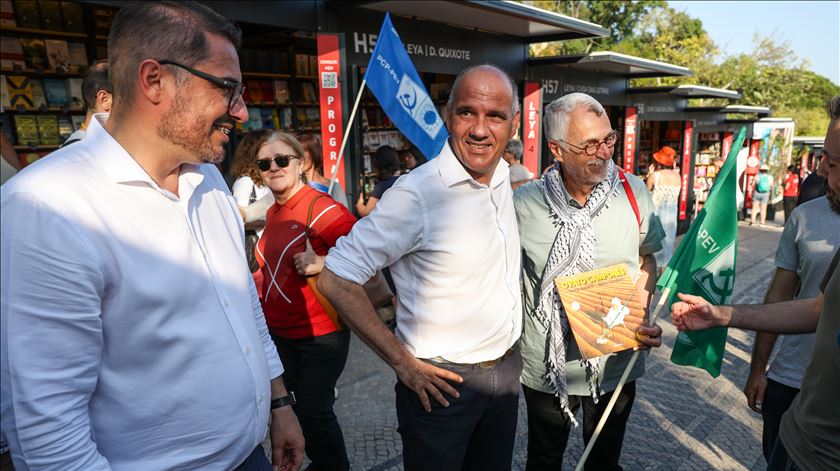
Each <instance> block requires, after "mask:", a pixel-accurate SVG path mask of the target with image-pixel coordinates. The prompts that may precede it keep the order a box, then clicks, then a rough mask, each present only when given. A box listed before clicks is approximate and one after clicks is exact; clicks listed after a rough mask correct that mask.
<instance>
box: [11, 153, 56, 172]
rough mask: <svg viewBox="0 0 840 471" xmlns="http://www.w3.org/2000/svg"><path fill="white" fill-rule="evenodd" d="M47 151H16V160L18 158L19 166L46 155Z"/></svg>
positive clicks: (24, 165)
mask: <svg viewBox="0 0 840 471" xmlns="http://www.w3.org/2000/svg"><path fill="white" fill-rule="evenodd" d="M48 154H49V152H20V153H18V160H20V167H21V168H23V167H26V166H27V165H29V164H31V163H34V162H36V161H37V160H38V159H42V158H44V157H46V156H47V155H48Z"/></svg>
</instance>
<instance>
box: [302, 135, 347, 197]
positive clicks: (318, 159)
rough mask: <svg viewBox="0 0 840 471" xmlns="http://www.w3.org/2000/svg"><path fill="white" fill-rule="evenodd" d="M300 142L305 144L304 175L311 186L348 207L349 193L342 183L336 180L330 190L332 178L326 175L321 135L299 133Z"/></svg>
mask: <svg viewBox="0 0 840 471" xmlns="http://www.w3.org/2000/svg"><path fill="white" fill-rule="evenodd" d="M297 140H298V142H300V145H302V146H303V175H304V177H306V182H307V183H309V186H311V187H312V188H315V189H316V190H318V191H320V192H321V193H328V192H329V195H330V196H331V197H332V199H334V200H336V201H337V202H339V203H341V205H342V206H344V207H345V208H347V207H348V206H347V195H346V194H345V193H344V187H342V186H341V183H339V182H335V184H333V187H332V191H329V190H330V180H329V179H328V178H325V177H324V171H323V169H324V157H323V154H322V152H323V151H322V147H321V136H319V135H317V134H310V133H306V134H298V136H297Z"/></svg>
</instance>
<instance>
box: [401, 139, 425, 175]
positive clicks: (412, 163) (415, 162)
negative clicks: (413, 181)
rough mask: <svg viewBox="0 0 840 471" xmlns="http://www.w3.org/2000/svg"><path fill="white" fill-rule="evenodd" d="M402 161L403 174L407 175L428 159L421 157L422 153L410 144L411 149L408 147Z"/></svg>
mask: <svg viewBox="0 0 840 471" xmlns="http://www.w3.org/2000/svg"><path fill="white" fill-rule="evenodd" d="M402 161H403V167H404V168H405V173H408V172H410V171H412V170H414V169H415V168H417V167H419V166H421V165H423V164H425V163H426V162H427V161H428V159H427V158H426V156H425V155H423V152H421V151H420V149H419V148H418V147H417V146H415V145H414V144H412V145H411V147H409V149H408V150H407V151H405V153H404V154H403V158H402Z"/></svg>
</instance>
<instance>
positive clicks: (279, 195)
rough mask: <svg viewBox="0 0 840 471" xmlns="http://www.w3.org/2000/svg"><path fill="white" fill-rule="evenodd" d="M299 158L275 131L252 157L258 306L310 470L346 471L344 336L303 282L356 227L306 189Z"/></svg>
mask: <svg viewBox="0 0 840 471" xmlns="http://www.w3.org/2000/svg"><path fill="white" fill-rule="evenodd" d="M303 152H304V151H303V148H302V146H301V144H300V143H299V142H298V141H297V139H295V138H294V137H293V136H292V135H290V134H286V133H284V132H279V131H273V132H271V133H270V134H269V137H268V138H266V140H265V142H264V143H263V144H262V145H261V146H259V148H258V150H257V152H256V156H255V161H256V164H257V167H258V168H259V170H260V176H261V177H262V180H263V183H264V184H265V186H266V187H268V188H269V189H270V190H271V192H272V194H273V195H274V200H275V203H274V205H272V206H271V207H270V208H269V209H268V212H267V214H266V225H265V232H264V233H263V236H262V237H261V238H260V241H259V243H258V244H257V255H258V256H257V259H258V261H259V263H260V267H261V270H262V274H263V300H262V301H263V302H262V306H263V311H264V312H265V318H266V323H267V324H268V328H269V330H270V332H271V336H272V339H273V340H274V343H275V345H277V351H278V352H279V353H280V359H281V360H282V361H283V366H284V368H285V372H284V373H283V378H284V380H285V382H286V386H287V387H288V388H289V390H290V391H293V392H294V393H295V396H296V399H297V403H296V404H295V405H294V406H293V407H294V409H295V413H296V414H297V416H298V419H299V420H300V424H301V427H302V428H303V435H304V437H305V438H306V454H307V455H308V456H309V459H310V460H312V466H311V469H313V470H315V469H317V470H321V469H324V470H347V469H349V468H350V465H349V461H348V459H347V451H346V448H345V445H344V436H343V434H342V432H341V427H340V426H339V424H338V419H337V417H336V415H335V413H334V412H333V403H334V402H335V393H334V388H335V385H336V382H337V381H338V377H339V376H340V375H341V372H342V370H344V365H345V363H346V361H347V352H348V349H349V346H350V332H349V330H347V329H342V328H341V327H339V325H337V322H336V321H335V320H333V318H332V317H330V315H329V314H328V313H327V311H326V310H325V309H324V308H323V307H322V306H321V304H320V303H319V301H318V299H317V298H316V297H315V294H314V293H313V291H312V290H311V289H310V287H309V285H308V284H307V280H306V277H307V276H312V275H317V274H318V273H320V272H321V270H323V268H324V258H325V257H326V254H327V251H328V250H329V249H330V247H332V246H334V245H335V242H336V240H337V239H338V238H339V237H341V236H343V235H345V234H347V233H348V232H350V229H351V228H352V227H353V224H354V223H355V222H356V219H355V217H354V216H353V215H352V214H350V212H349V211H348V210H347V208H345V207H344V206H342V205H340V204H338V203H336V201H335V200H333V199H332V198H331V197H330V196H329V195H326V194H324V193H321V192H319V191H318V190H315V189H314V188H312V187H311V186H309V185H307V184H306V181H305V179H304V175H303V173H304V163H303ZM308 221H309V230H308V231H307V222H308ZM307 232H308V237H307Z"/></svg>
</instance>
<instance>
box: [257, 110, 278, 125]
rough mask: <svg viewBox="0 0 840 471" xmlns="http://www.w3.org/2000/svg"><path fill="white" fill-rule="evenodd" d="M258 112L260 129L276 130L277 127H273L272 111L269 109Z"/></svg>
mask: <svg viewBox="0 0 840 471" xmlns="http://www.w3.org/2000/svg"><path fill="white" fill-rule="evenodd" d="M259 110H260V121H261V126H262V128H263V129H277V126H275V125H274V116H273V114H272V111H273V110H272V109H271V108H259Z"/></svg>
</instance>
